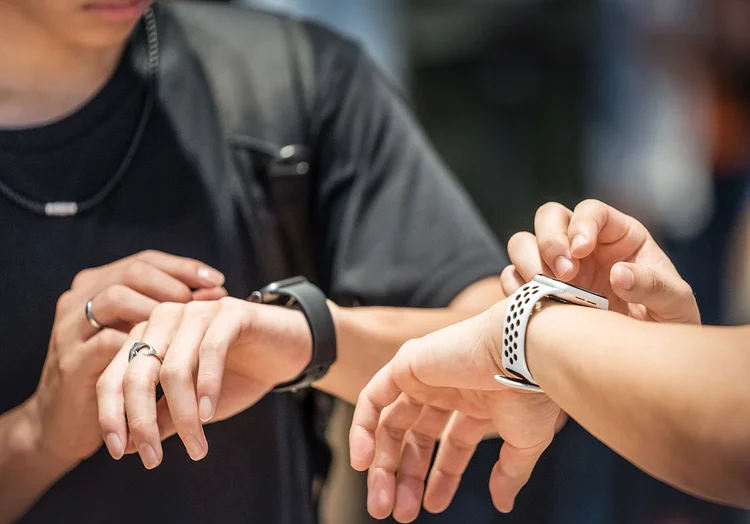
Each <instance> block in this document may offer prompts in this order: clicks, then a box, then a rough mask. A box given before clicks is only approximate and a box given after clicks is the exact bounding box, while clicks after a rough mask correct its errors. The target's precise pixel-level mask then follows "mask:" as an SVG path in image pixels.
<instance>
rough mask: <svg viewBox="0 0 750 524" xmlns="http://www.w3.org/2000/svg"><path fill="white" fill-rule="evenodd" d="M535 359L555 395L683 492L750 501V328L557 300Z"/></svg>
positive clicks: (536, 332) (543, 324) (533, 328)
mask: <svg viewBox="0 0 750 524" xmlns="http://www.w3.org/2000/svg"><path fill="white" fill-rule="evenodd" d="M499 325H502V322H501V323H500V324H499ZM527 356H528V361H529V368H530V369H531V371H532V374H533V375H534V377H535V379H537V380H538V382H539V384H540V385H541V386H542V388H543V389H544V390H545V391H546V392H547V393H548V394H549V395H550V397H551V398H552V399H553V400H554V401H555V402H557V403H558V404H559V405H560V407H561V408H562V409H563V410H565V411H567V412H568V413H569V414H570V415H571V416H572V417H573V418H574V419H576V420H577V421H578V422H579V423H580V424H581V425H583V426H584V427H585V428H586V429H588V430H589V431H590V432H591V433H592V434H593V435H595V436H596V437H598V438H599V439H601V440H602V441H603V442H604V443H606V444H607V445H608V446H610V447H611V448H613V449H614V450H615V451H617V452H618V453H620V454H621V455H623V456H624V457H625V458H627V459H628V460H630V461H631V462H633V463H634V464H636V465H637V466H639V467H640V468H642V469H644V470H645V471H647V472H649V473H650V474H652V475H654V476H655V477H658V478H660V479H662V480H664V481H666V482H669V483H671V484H674V485H676V486H678V487H680V488H682V489H684V490H687V491H690V492H693V493H695V494H698V495H701V496H703V497H707V498H711V499H715V500H720V501H723V502H728V503H732V504H735V505H743V506H750V456H749V455H748V453H747V443H748V442H750V387H749V386H748V376H750V330H749V329H748V328H712V327H698V326H684V325H663V324H654V323H646V322H639V321H635V320H632V319H629V318H627V317H625V316H622V315H614V314H611V313H606V312H601V311H595V310H590V309H584V308H579V307H573V306H552V307H546V308H545V309H544V310H543V311H541V312H539V313H538V314H536V315H534V317H532V320H531V322H530V324H529V330H528V338H527Z"/></svg>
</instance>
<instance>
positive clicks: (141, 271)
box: [123, 259, 149, 283]
mask: <svg viewBox="0 0 750 524" xmlns="http://www.w3.org/2000/svg"><path fill="white" fill-rule="evenodd" d="M148 270H149V265H148V264H147V263H145V262H142V261H141V260H139V259H135V260H133V261H132V262H130V263H129V264H128V265H127V266H125V270H124V274H123V279H124V280H125V282H127V283H137V282H140V281H141V280H143V279H144V278H145V277H146V274H147V272H148Z"/></svg>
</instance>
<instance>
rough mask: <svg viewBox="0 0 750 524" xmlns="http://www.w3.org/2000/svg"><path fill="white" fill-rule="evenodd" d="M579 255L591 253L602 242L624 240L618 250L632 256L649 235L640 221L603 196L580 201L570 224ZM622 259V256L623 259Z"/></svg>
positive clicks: (570, 234)
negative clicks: (599, 198) (602, 198)
mask: <svg viewBox="0 0 750 524" xmlns="http://www.w3.org/2000/svg"><path fill="white" fill-rule="evenodd" d="M568 237H569V238H570V239H571V248H572V249H573V252H574V257H575V258H578V259H580V258H584V257H587V256H589V255H590V254H591V253H592V252H593V251H594V249H595V248H596V247H597V245H599V246H605V245H609V244H614V243H618V244H622V245H619V246H618V249H617V252H618V253H620V254H623V253H624V254H626V255H627V256H630V255H632V254H634V253H635V252H636V251H637V250H638V248H639V247H640V246H642V245H643V243H644V242H646V240H647V239H648V232H647V231H646V228H645V227H643V225H641V223H640V222H638V221H637V220H635V219H634V218H633V217H631V216H628V215H626V214H625V213H623V212H621V211H618V210H617V209H615V208H613V207H612V206H609V205H607V204H605V203H604V202H600V201H599V200H584V201H583V202H581V203H580V204H578V205H577V206H576V208H575V211H574V212H573V217H572V218H571V220H570V225H569V226H568ZM621 260H622V259H621Z"/></svg>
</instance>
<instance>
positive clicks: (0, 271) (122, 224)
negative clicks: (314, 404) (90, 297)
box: [0, 31, 504, 524]
mask: <svg viewBox="0 0 750 524" xmlns="http://www.w3.org/2000/svg"><path fill="white" fill-rule="evenodd" d="M311 34H312V35H313V39H314V48H315V52H316V54H317V57H316V58H317V59H316V64H317V65H316V67H317V68H318V70H317V72H316V78H317V79H319V80H318V82H319V85H318V86H317V87H318V89H317V92H318V93H319V95H318V101H317V104H316V108H317V109H316V115H315V118H316V120H317V122H316V128H317V129H318V130H319V136H318V137H317V140H316V143H317V148H318V151H317V153H318V155H317V156H318V158H319V164H318V166H317V169H318V172H319V173H320V181H319V186H318V188H317V190H318V198H317V202H318V204H317V208H316V210H315V212H316V223H318V224H320V230H321V232H322V235H321V236H320V237H319V238H317V246H316V249H318V250H319V252H320V253H319V257H318V258H319V260H323V261H324V263H325V265H326V272H327V273H328V274H329V275H330V281H331V286H330V287H331V289H330V290H329V291H330V292H331V293H335V294H336V295H337V296H346V295H350V296H357V297H362V298H363V299H364V300H365V301H366V302H367V303H369V304H381V305H394V306H412V307H440V306H444V305H446V304H447V303H448V302H449V301H450V300H451V299H452V298H453V297H454V296H455V295H457V294H458V293H459V292H460V291H461V290H463V289H464V288H465V287H466V286H468V285H470V284H471V283H473V282H475V281H477V280H480V279H482V278H484V277H487V276H490V275H494V274H497V273H498V272H499V271H500V270H501V269H502V267H503V265H504V260H503V258H502V256H501V255H500V254H499V250H498V249H497V246H496V245H495V243H494V241H493V240H492V236H491V235H490V234H489V232H488V230H487V229H486V227H485V226H484V224H483V223H482V222H481V220H480V219H479V218H478V216H477V215H476V212H475V211H474V209H473V208H472V207H471V205H470V204H469V203H468V200H467V198H466V196H465V194H464V193H463V192H462V191H461V190H460V189H459V188H458V187H457V186H456V184H455V182H454V181H453V179H452V178H451V177H450V176H449V174H448V173H447V171H446V169H445V167H444V166H443V165H442V164H441V163H440V161H439V160H438V159H437V157H436V155H435V154H434V152H433V151H432V149H431V148H430V146H429V145H428V143H427V142H426V141H425V139H424V138H423V137H422V135H421V133H420V131H419V129H418V128H417V126H416V125H415V124H414V122H413V120H412V117H411V116H410V114H409V113H408V111H407V110H406V109H405V108H404V106H403V105H402V104H401V102H400V101H399V100H398V99H397V97H396V96H395V95H394V94H393V93H392V90H391V89H390V88H389V86H388V85H387V84H386V83H385V82H384V80H383V78H382V77H381V76H380V75H379V74H378V73H377V72H376V71H375V70H374V68H373V67H372V66H371V64H370V63H369V61H368V60H367V59H366V58H365V57H363V55H362V54H361V53H360V51H359V50H358V49H357V48H356V47H355V46H353V45H351V44H349V43H347V42H344V41H342V40H339V39H338V38H335V37H333V36H331V35H330V34H329V33H327V32H325V31H313V32H312V33H311ZM129 64H130V62H129V60H127V59H126V60H123V62H122V64H121V66H120V67H119V68H118V70H117V72H116V73H115V74H114V75H113V77H112V79H111V80H110V82H109V83H108V84H107V85H106V86H105V87H104V88H103V89H102V90H101V92H100V93H98V94H97V95H96V96H95V97H94V98H93V99H92V100H90V101H89V102H88V103H87V104H86V105H85V106H84V107H83V108H81V109H80V110H78V111H77V112H76V113H75V114H73V115H71V116H69V117H66V118H64V119H63V120H61V121H59V122H56V123H53V124H50V125H47V126H43V127H39V128H35V129H24V130H12V129H0V178H1V179H2V181H4V182H5V183H6V184H8V185H10V186H11V187H13V188H14V189H15V190H16V191H18V192H20V193H22V194H24V195H27V196H29V197H32V198H34V199H35V200H39V201H65V200H68V201H69V200H81V199H84V198H86V197H89V196H90V195H91V194H93V193H95V192H96V191H97V190H98V189H99V188H100V187H102V186H103V185H104V184H105V183H106V181H107V180H108V179H109V178H110V177H111V176H112V174H113V173H114V171H115V169H116V168H117V166H118V164H119V163H120V161H121V160H122V158H123V156H124V155H125V152H126V150H127V148H128V146H129V145H130V141H131V139H132V136H133V133H134V131H135V128H136V126H137V124H138V120H139V118H140V115H141V111H142V108H143V105H144V103H145V98H146V87H145V86H144V85H143V84H142V82H141V80H140V79H139V78H138V77H137V76H136V75H135V74H134V72H133V71H132V70H131V66H130V65H129ZM197 169H198V168H197V166H196V163H195V162H194V159H193V158H192V156H191V154H190V152H189V151H185V150H184V149H183V148H182V146H181V144H180V143H179V142H178V140H177V138H176V133H175V132H174V129H173V127H172V125H171V123H170V121H169V118H168V117H167V116H166V113H165V112H163V111H162V110H160V108H159V107H158V105H157V107H156V109H155V111H154V113H153V114H152V117H151V118H150V120H149V123H148V126H147V129H146V132H145V135H144V137H143V141H142V143H141V144H140V146H139V148H138V151H137V153H136V155H135V158H134V160H133V163H132V165H131V167H130V169H129V170H128V172H127V175H126V176H125V178H124V179H123V181H122V182H121V183H120V185H119V186H118V187H117V189H116V190H115V191H114V192H113V193H112V194H111V195H110V196H109V197H108V198H107V199H106V200H105V201H104V202H103V203H102V204H101V205H99V206H97V207H96V208H94V209H93V210H91V211H89V212H87V213H84V214H81V215H80V216H76V217H72V218H45V217H40V216H36V215H33V214H31V213H29V212H27V211H24V210H22V209H20V208H18V207H16V206H15V205H14V204H12V203H11V202H10V201H8V200H6V199H4V198H0V224H3V233H2V234H3V239H2V245H3V247H2V249H0V290H2V294H0V310H1V311H2V314H1V315H0V335H1V336H2V340H3V344H2V347H1V348H0V351H1V352H2V355H1V359H2V364H0V413H3V412H5V411H7V410H9V409H11V408H13V407H15V406H17V405H18V404H20V403H22V402H23V401H24V400H26V399H27V398H28V397H29V396H30V395H31V394H32V393H33V392H34V389H35V387H36V385H37V382H38V380H39V375H40V372H41V369H42V365H43V363H44V359H45V356H46V352H47V345H48V338H49V333H50V328H51V326H52V320H53V318H54V309H55V302H56V300H57V298H58V297H59V296H60V295H61V294H62V293H63V292H64V291H65V290H66V289H68V287H69V286H70V283H71V281H72V279H73V277H74V276H75V275H76V273H78V272H79V271H80V270H82V269H84V268H87V267H93V266H98V265H102V264H107V263H110V262H113V261H115V260H117V259H120V258H123V257H126V256H128V255H131V254H133V253H136V252H139V251H142V250H145V249H157V250H161V251H165V252H168V253H172V254H176V255H182V256H189V257H193V258H196V259H199V260H202V261H204V262H206V263H207V264H210V265H212V266H214V267H217V268H219V269H221V270H225V271H227V269H226V268H227V267H229V266H232V267H241V268H243V270H242V271H238V272H236V273H232V272H231V271H228V273H229V274H227V275H226V276H227V281H226V286H227V289H228V290H229V292H230V294H231V295H233V296H236V297H246V296H247V295H248V294H249V293H250V292H251V291H252V290H253V289H256V288H258V287H259V286H260V285H261V284H262V282H260V281H259V277H258V274H259V272H258V270H257V267H256V265H257V264H256V263H255V261H254V257H255V256H260V254H257V253H252V252H250V251H249V247H248V245H247V242H246V241H245V240H246V239H243V238H232V239H225V240H228V241H229V242H230V243H232V245H235V246H236V253H234V254H233V256H234V257H235V260H238V259H239V260H240V261H241V263H240V264H227V263H226V261H225V260H222V259H221V256H220V255H219V252H220V250H219V249H218V248H217V239H218V238H219V237H220V236H221V235H225V234H226V232H225V231H222V230H221V229H220V228H219V227H218V226H217V220H216V217H215V216H214V211H212V207H211V205H210V204H209V198H208V196H207V195H206V194H205V191H206V189H205V186H204V185H202V184H201V183H200V177H199V173H198V171H197ZM81 314H82V315H83V304H82V305H81ZM206 436H207V438H208V441H209V443H210V447H211V451H210V453H209V454H208V456H207V457H206V458H205V459H204V460H203V461H200V462H198V463H194V462H193V461H191V460H190V459H189V457H188V456H187V454H186V453H185V451H184V450H183V449H182V445H181V443H180V441H179V439H177V438H172V439H169V440H168V441H167V442H165V443H164V461H163V463H162V464H161V465H160V466H159V467H158V468H156V470H154V471H146V470H145V469H144V468H143V466H142V465H141V463H140V461H139V460H138V457H137V456H130V457H125V458H123V459H122V460H121V461H119V462H115V461H114V460H112V459H111V458H110V457H109V456H108V454H107V453H106V450H104V449H102V450H100V451H99V452H98V453H96V454H95V455H94V456H93V457H91V458H90V459H88V460H86V461H85V462H83V463H82V464H80V465H79V466H78V467H77V468H76V469H74V470H73V471H72V472H70V473H69V474H68V475H66V476H65V477H64V478H63V479H61V480H60V481H59V482H58V483H57V484H56V485H55V486H53V487H52V488H51V489H50V490H49V491H48V492H47V493H46V494H45V495H44V496H43V497H42V498H41V499H40V500H39V501H38V503H37V504H36V505H35V506H34V507H33V508H32V509H31V510H30V512H29V513H28V514H27V515H26V517H25V518H24V519H23V521H24V522H79V523H86V522H127V523H129V524H130V523H132V522H160V523H161V522H196V521H211V522H254V523H263V524H267V523H274V524H275V523H279V524H282V523H283V524H286V523H294V524H304V523H308V522H313V521H314V518H315V517H314V508H313V504H312V501H311V472H310V469H311V467H310V451H309V446H308V445H307V443H306V441H305V431H304V422H303V413H302V410H301V408H300V405H299V404H298V402H297V401H296V400H295V399H294V398H293V397H292V396H291V395H288V394H271V395H268V396H267V397H266V398H264V399H263V400H261V401H260V402H259V403H258V404H257V405H255V406H253V407H252V408H250V409H248V410H247V411H245V412H244V413H242V414H240V415H238V416H236V417H234V418H232V419H230V420H227V421H223V422H219V423H216V424H211V425H210V426H208V427H207V428H206Z"/></svg>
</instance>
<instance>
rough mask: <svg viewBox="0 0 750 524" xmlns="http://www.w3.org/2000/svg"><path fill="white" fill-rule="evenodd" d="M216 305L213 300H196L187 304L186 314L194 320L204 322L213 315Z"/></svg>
mask: <svg viewBox="0 0 750 524" xmlns="http://www.w3.org/2000/svg"><path fill="white" fill-rule="evenodd" d="M214 307H215V306H214V304H212V303H211V302H203V301H197V300H194V301H192V302H188V303H187V304H185V306H184V316H185V317H188V318H189V319H190V320H191V321H192V322H201V323H202V322H204V321H205V320H207V319H209V318H210V317H211V314H212V313H213V310H214Z"/></svg>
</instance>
